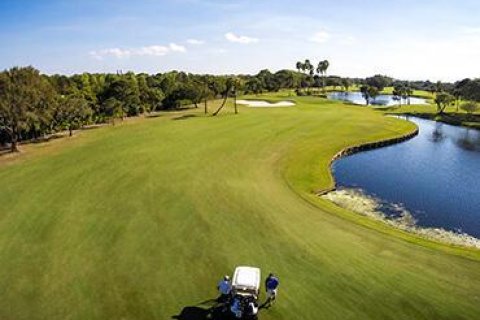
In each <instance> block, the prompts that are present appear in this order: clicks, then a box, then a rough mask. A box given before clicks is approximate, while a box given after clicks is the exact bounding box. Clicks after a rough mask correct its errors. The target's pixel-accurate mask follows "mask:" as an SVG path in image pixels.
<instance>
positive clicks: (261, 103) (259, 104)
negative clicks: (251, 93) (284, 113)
mask: <svg viewBox="0 0 480 320" xmlns="http://www.w3.org/2000/svg"><path fill="white" fill-rule="evenodd" d="M237 103H238V104H244V105H247V106H249V107H254V108H274V107H293V106H294V105H295V103H293V102H291V101H278V102H275V103H271V102H268V101H265V100H237Z"/></svg>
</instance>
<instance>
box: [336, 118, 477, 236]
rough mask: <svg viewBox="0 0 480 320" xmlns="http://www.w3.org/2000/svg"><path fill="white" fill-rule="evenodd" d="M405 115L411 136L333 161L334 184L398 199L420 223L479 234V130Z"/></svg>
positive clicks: (392, 201) (388, 200) (390, 200)
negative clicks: (413, 132) (413, 128)
mask: <svg viewBox="0 0 480 320" xmlns="http://www.w3.org/2000/svg"><path fill="white" fill-rule="evenodd" d="M409 120H410V121H412V122H414V123H415V124H417V126H418V127H419V129H420V132H419V135H418V136H416V137H415V138H413V139H411V140H408V141H406V142H403V143H400V144H396V145H392V146H388V147H384V148H380V149H375V150H370V151H366V152H362V153H357V154H354V155H352V156H348V157H346V158H342V159H340V160H338V161H335V162H334V164H333V173H334V176H335V179H336V182H337V186H338V187H345V188H360V189H362V190H363V191H364V192H365V193H366V194H368V195H371V196H374V197H376V198H379V199H381V200H382V201H384V202H385V203H389V204H401V205H402V206H403V207H405V208H406V209H407V210H408V211H409V212H410V213H411V214H412V215H413V216H414V217H415V219H416V220H417V224H418V225H420V226H425V227H442V228H444V229H446V230H451V231H460V232H465V233H468V234H470V235H472V236H475V237H477V238H480V131H477V130H474V129H468V128H463V127H456V126H451V125H447V124H442V123H440V122H435V121H429V120H423V119H419V118H409ZM385 213H386V214H391V213H390V212H388V209H387V210H386V212H385Z"/></svg>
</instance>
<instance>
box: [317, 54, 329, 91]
mask: <svg viewBox="0 0 480 320" xmlns="http://www.w3.org/2000/svg"><path fill="white" fill-rule="evenodd" d="M329 66H330V63H329V62H328V60H323V61H320V62H319V63H318V67H317V73H320V74H321V75H322V77H323V82H322V87H323V92H324V93H325V82H326V76H327V69H328V67H329Z"/></svg>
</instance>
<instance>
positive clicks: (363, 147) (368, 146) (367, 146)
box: [315, 127, 419, 196]
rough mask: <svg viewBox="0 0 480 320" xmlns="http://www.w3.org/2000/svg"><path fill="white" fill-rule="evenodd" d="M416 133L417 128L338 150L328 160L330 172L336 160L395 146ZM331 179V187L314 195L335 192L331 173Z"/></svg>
mask: <svg viewBox="0 0 480 320" xmlns="http://www.w3.org/2000/svg"><path fill="white" fill-rule="evenodd" d="M418 132H419V131H418V127H416V128H415V130H413V131H412V132H409V133H406V134H403V135H401V136H399V137H395V138H388V139H384V140H380V141H374V142H367V143H362V144H357V145H354V146H350V147H346V148H344V149H342V150H340V151H339V152H337V153H336V154H335V155H334V156H333V158H332V159H331V160H330V164H329V169H330V172H333V170H332V165H333V163H334V162H335V161H336V160H338V159H341V158H343V157H347V156H350V155H352V154H355V153H358V152H363V151H368V150H372V149H377V148H381V147H386V146H390V145H393V144H396V143H400V142H403V141H406V140H409V139H412V138H413V137H415V136H416V135H418ZM332 179H333V184H334V186H333V187H330V188H327V189H320V190H317V191H316V192H315V193H316V194H317V195H318V196H322V195H324V194H326V193H329V192H331V191H335V190H336V186H335V178H334V176H333V173H332Z"/></svg>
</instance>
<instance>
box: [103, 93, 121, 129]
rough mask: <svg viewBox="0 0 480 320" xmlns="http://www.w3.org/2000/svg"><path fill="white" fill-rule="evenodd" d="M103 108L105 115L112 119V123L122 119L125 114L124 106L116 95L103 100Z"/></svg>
mask: <svg viewBox="0 0 480 320" xmlns="http://www.w3.org/2000/svg"><path fill="white" fill-rule="evenodd" d="M102 107H103V110H104V112H105V115H106V116H107V117H108V118H109V119H110V120H111V121H112V125H115V119H122V120H123V117H124V116H125V112H124V111H123V106H122V103H121V102H120V101H118V100H117V99H116V98H114V97H110V98H108V99H107V100H105V101H104V102H103V105H102Z"/></svg>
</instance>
